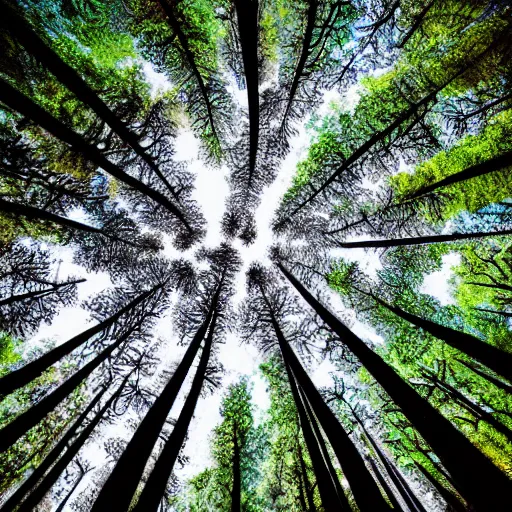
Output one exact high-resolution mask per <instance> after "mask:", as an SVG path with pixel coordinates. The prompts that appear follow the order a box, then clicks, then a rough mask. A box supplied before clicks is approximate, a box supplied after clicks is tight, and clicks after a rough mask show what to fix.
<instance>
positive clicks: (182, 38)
mask: <svg viewBox="0 0 512 512" xmlns="http://www.w3.org/2000/svg"><path fill="white" fill-rule="evenodd" d="M157 1H158V3H159V4H160V6H161V7H162V9H163V11H164V12H165V14H166V16H167V18H168V19H169V25H170V26H171V28H172V30H173V32H174V33H175V34H176V36H177V38H178V41H179V42H180V46H181V49H182V51H183V53H184V54H185V58H186V60H187V61H188V63H189V66H190V68H191V70H192V74H193V75H194V77H195V79H196V81H197V84H198V86H199V90H200V91H201V95H202V97H203V101H204V103H205V105H206V111H207V113H208V121H209V123H210V127H211V129H212V133H213V136H214V137H215V138H216V139H217V141H218V140H219V137H218V135H217V131H216V128H215V123H214V122H213V108H212V104H211V101H210V98H209V97H208V91H207V89H206V85H205V83H204V80H203V77H202V75H201V73H200V71H199V69H198V68H197V65H196V61H195V58H194V54H193V53H192V51H191V50H190V48H189V45H188V40H187V36H186V35H185V34H184V33H183V31H182V30H181V25H180V22H179V21H178V20H177V19H176V16H175V15H174V12H173V10H172V7H171V5H170V2H172V1H173V0H157Z"/></svg>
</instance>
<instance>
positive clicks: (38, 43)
mask: <svg viewBox="0 0 512 512" xmlns="http://www.w3.org/2000/svg"><path fill="white" fill-rule="evenodd" d="M1 4H2V13H3V14H2V17H1V18H0V20H1V21H0V23H2V25H3V26H4V30H7V31H8V32H11V34H13V35H14V36H15V38H16V39H18V41H19V42H20V43H21V44H22V45H23V46H24V48H25V49H26V50H27V51H28V52H29V53H31V54H32V55H33V56H34V57H35V58H36V59H37V60H38V61H39V62H40V63H41V64H43V65H44V66H46V67H47V68H48V69H49V70H50V71H51V73H52V74H53V75H55V77H56V78H57V79H58V80H59V81H60V82H62V84H64V85H65V86H66V87H67V88H68V89H69V90H70V91H71V92H73V94H75V95H76V97H77V98H78V99H79V100H80V101H82V102H83V103H85V104H86V105H88V106H89V107H90V108H91V109H92V110H93V111H94V112H95V113H96V115H97V116H98V117H100V118H101V119H102V120H103V121H105V122H106V123H107V124H108V125H109V126H110V127H111V128H112V130H114V132H116V133H117V135H119V137H120V138H121V139H122V140H123V141H124V142H126V143H127V144H128V145H129V146H130V147H131V148H132V149H133V150H134V151H135V153H136V154H137V155H138V156H140V157H141V158H142V159H143V160H144V162H146V164H147V165H148V166H149V167H150V168H151V170H152V171H153V172H154V173H155V174H156V175H157V176H158V177H159V178H160V180H161V181H162V182H163V183H164V185H165V186H166V187H167V189H168V190H169V192H171V194H172V195H173V196H174V197H175V198H176V193H175V191H174V189H173V187H172V186H171V185H170V183H169V182H168V181H167V179H166V178H165V176H164V175H163V174H162V171H160V169H159V168H158V166H157V165H156V163H155V161H154V160H153V158H152V157H151V156H150V155H149V154H148V153H146V151H145V150H144V148H143V147H142V146H141V145H140V144H139V138H138V136H137V135H136V134H135V133H133V132H132V131H130V130H129V129H128V128H127V127H126V125H125V123H124V122H123V121H122V120H121V119H119V118H118V117H117V116H116V115H115V114H114V113H113V112H112V111H111V110H110V109H109V107H108V106H107V105H106V104H105V102H104V101H103V100H102V99H101V98H100V97H99V96H98V95H97V94H96V93H95V92H94V91H93V90H92V89H91V88H90V87H89V86H88V85H87V83H86V82H85V81H84V80H83V79H82V78H81V77H80V75H79V74H78V73H77V72H76V71H75V70H74V69H73V68H72V67H71V66H69V65H68V64H66V63H65V62H64V61H63V60H62V59H61V58H60V57H59V56H58V55H57V54H56V53H55V52H54V51H53V50H52V49H51V48H50V47H49V46H48V45H47V44H46V43H45V42H44V41H43V40H42V39H41V38H40V37H39V36H38V35H37V34H36V33H35V32H34V31H33V30H32V29H31V27H30V25H29V24H28V23H27V22H26V21H25V20H24V19H23V18H22V17H21V16H20V15H19V14H18V13H16V12H15V11H14V9H12V8H11V7H10V6H9V5H7V3H6V2H4V1H2V2H1Z"/></svg>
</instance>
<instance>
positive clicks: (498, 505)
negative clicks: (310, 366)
mask: <svg viewBox="0 0 512 512" xmlns="http://www.w3.org/2000/svg"><path fill="white" fill-rule="evenodd" d="M278 267H279V268H280V270H281V271H282V272H283V274H284V276H285V277H286V278H287V279H288V280H289V281H290V283H291V284H292V285H293V287H295V289H296V290H297V292H298V293H299V294H300V295H301V296H302V297H303V299H304V300H305V301H306V302H307V303H308V304H309V305H310V306H311V307H312V308H313V310H314V311H315V312H316V313H317V315H319V317H320V318H321V319H322V320H323V321H324V322H325V324H326V325H327V326H328V327H330V328H331V329H332V331H333V332H334V333H336V334H337V335H338V336H339V338H340V340H341V341H342V342H343V344H344V345H346V346H347V348H348V349H349V350H350V351H351V352H352V353H353V354H354V355H355V356H356V357H357V358H359V360H360V361H361V363H362V364H363V365H364V366H365V367H366V369H367V370H368V371H369V372H370V374H371V375H373V377H374V378H375V379H376V381H377V382H378V383H380V384H381V386H382V387H383V388H384V389H385V391H386V392H387V393H388V394H389V395H390V397H391V398H392V400H394V402H395V403H396V404H397V405H398V406H399V407H400V408H401V409H402V412H403V413H404V415H405V416H406V417H407V418H408V419H409V421H410V422H411V423H412V424H413V426H414V427H415V428H416V429H417V430H418V432H419V433H420V434H421V435H422V436H423V437H424V439H425V441H426V442H427V443H428V444H429V445H430V446H431V447H432V449H433V450H434V451H435V453H436V454H437V456H438V457H439V458H440V459H441V461H442V463H443V465H444V466H445V467H446V469H447V470H448V471H449V472H450V474H451V475H452V478H453V480H454V482H455V483H456V485H457V489H458V491H459V492H460V493H461V494H462V496H463V497H464V498H465V499H466V501H468V503H471V505H472V506H473V507H474V508H475V510H482V511H488V510H489V509H492V510H495V511H502V510H503V511H505V510H506V509H507V507H506V506H505V505H504V503H503V499H502V497H503V496H507V495H508V494H509V493H510V492H512V482H511V481H510V480H509V479H508V478H507V476H506V475H504V474H503V473H502V472H501V471H500V470H499V469H498V468H497V467H496V466H495V465H494V464H493V463H492V462H491V461H490V460H489V459H488V458H487V457H486V456H485V455H484V454H483V453H481V452H480V451H479V450H478V449H477V448H476V447H475V446H474V445H473V444H472V443H471V442H470V441H469V440H468V439H466V437H464V435H463V434H462V433H461V432H459V431H458V430H457V429H456V428H455V427H454V425H452V424H451V423H450V421H448V420H447V419H446V418H444V417H443V416H442V415H441V414H439V412H438V411H437V410H436V409H435V408H434V407H433V406H432V405H430V403H428V401H427V400H425V399H424V398H422V397H421V396H420V395H419V394H418V393H417V392H416V391H415V390H414V389H413V388H412V387H411V386H409V384H407V383H406V382H405V381H404V380H403V379H402V378H401V377H400V376H399V375H398V374H397V373H396V372H395V370H393V368H391V366H389V365H388V364H387V363H386V362H385V361H384V360H383V359H382V358H381V357H380V356H379V355H378V354H376V353H375V352H373V351H372V350H371V349H370V348H369V347H368V346H367V345H366V344H365V343H364V342H363V341H362V340H361V339H360V338H359V337H358V336H356V335H355V334H354V333H353V332H352V331H351V330H350V329H348V328H347V327H346V326H345V325H344V324H343V323H342V322H340V321H339V320H338V319H337V318H336V317H335V316H334V315H333V314H332V313H331V312H330V311H329V310H327V308H325V307H324V306H323V305H322V304H321V303H320V302H319V301H318V300H317V299H316V298H315V297H314V296H313V295H312V294H311V293H310V292H309V291H308V290H307V289H306V288H305V287H304V286H303V285H302V284H301V283H300V282H299V281H298V280H297V279H296V278H295V277H294V276H293V275H292V274H290V272H288V270H287V269H286V268H285V267H283V265H282V264H280V263H278ZM324 430H325V429H324ZM476 467H478V468H479V471H478V473H477V472H473V471H468V470H467V468H476Z"/></svg>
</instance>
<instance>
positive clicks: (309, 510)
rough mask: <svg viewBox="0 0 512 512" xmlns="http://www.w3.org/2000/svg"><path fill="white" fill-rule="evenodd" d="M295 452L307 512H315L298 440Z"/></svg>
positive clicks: (310, 486) (311, 487) (311, 488)
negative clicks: (297, 458)
mask: <svg viewBox="0 0 512 512" xmlns="http://www.w3.org/2000/svg"><path fill="white" fill-rule="evenodd" d="M297 433H298V432H297ZM297 452H298V453H297V455H298V457H299V464H300V471H301V474H302V479H303V480H304V489H305V491H306V499H307V500H308V508H307V512H317V508H316V505H315V500H314V497H313V485H311V482H310V481H309V477H308V468H307V467H306V463H305V462H304V456H303V454H302V448H301V446H300V443H299V441H298V440H297Z"/></svg>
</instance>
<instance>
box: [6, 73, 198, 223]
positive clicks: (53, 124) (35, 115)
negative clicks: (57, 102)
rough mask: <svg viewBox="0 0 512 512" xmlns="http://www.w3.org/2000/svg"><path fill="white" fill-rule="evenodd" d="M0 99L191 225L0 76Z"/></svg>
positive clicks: (139, 182)
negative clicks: (0, 78)
mask: <svg viewBox="0 0 512 512" xmlns="http://www.w3.org/2000/svg"><path fill="white" fill-rule="evenodd" d="M0 101H1V102H2V103H4V104H5V105H7V107H9V108H11V109H13V110H16V111H17V112H19V113H20V114H21V115H23V116H25V117H27V118H28V119H31V120H32V121H33V122H35V123H36V124H38V125H39V126H41V128H43V129H44V130H46V131H47V132H49V133H51V134H52V135H53V136H55V137H56V138H57V139H60V140H61V141H62V142H65V143H66V144H69V145H70V146H71V148H72V149H73V150H74V151H77V152H78V153H81V154H83V155H84V157H85V158H87V160H90V161H91V162H93V163H94V164H96V165H97V166H98V167H101V168H102V169H103V170H104V171H105V172H107V173H108V174H110V175H111V176H113V177H114V178H116V179H118V180H119V181H121V182H123V183H124V184H125V185H127V186H128V187H130V188H132V189H134V190H136V191H138V192H140V193H141V194H143V195H146V196H148V197H150V198H151V199H153V201H155V202H156V203H158V204H159V205H160V206H163V207H164V208H165V209H166V210H168V211H169V212H170V213H171V214H172V215H174V216H175V217H176V218H177V219H178V220H180V222H181V223H182V224H183V225H184V226H185V227H186V228H187V230H188V231H189V232H191V231H192V228H191V226H190V224H189V223H188V221H187V220H186V218H185V216H184V214H183V212H182V211H181V210H180V209H179V208H178V207H177V206H175V205H174V204H172V203H171V202H170V201H169V199H167V198H166V197H165V196H164V195H163V194H161V193H160V192H158V191H156V190H154V189H152V188H151V187H148V186H147V185H146V184H144V183H142V182H141V181H139V180H138V179H136V178H134V177H133V176H130V175H129V174H127V173H126V172H124V171H123V170H122V169H121V168H120V167H118V166H117V165H115V164H113V163H112V162H110V161H109V160H107V159H106V158H105V157H104V156H103V154H102V153H101V151H100V150H99V149H97V148H96V147H95V146H93V145H92V144H89V143H88V142H87V141H86V140H85V139H84V138H83V137H82V136H81V135H79V134H78V133H76V132H75V131H73V130H72V129H71V128H68V127H67V126H66V125H65V124H63V123H62V122H61V121H59V120H58V119H56V118H55V117H53V116H52V115H51V114H49V113H48V112H46V111H45V110H44V109H42V108H41V107H40V106H39V105H37V104H36V103H34V102H33V101H32V100H31V99H30V98H28V97H27V96H25V95H24V94H22V93H20V92H19V91H18V90H16V89H15V88H14V87H13V86H12V85H10V84H9V83H8V82H6V81H5V80H3V79H2V80H0Z"/></svg>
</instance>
